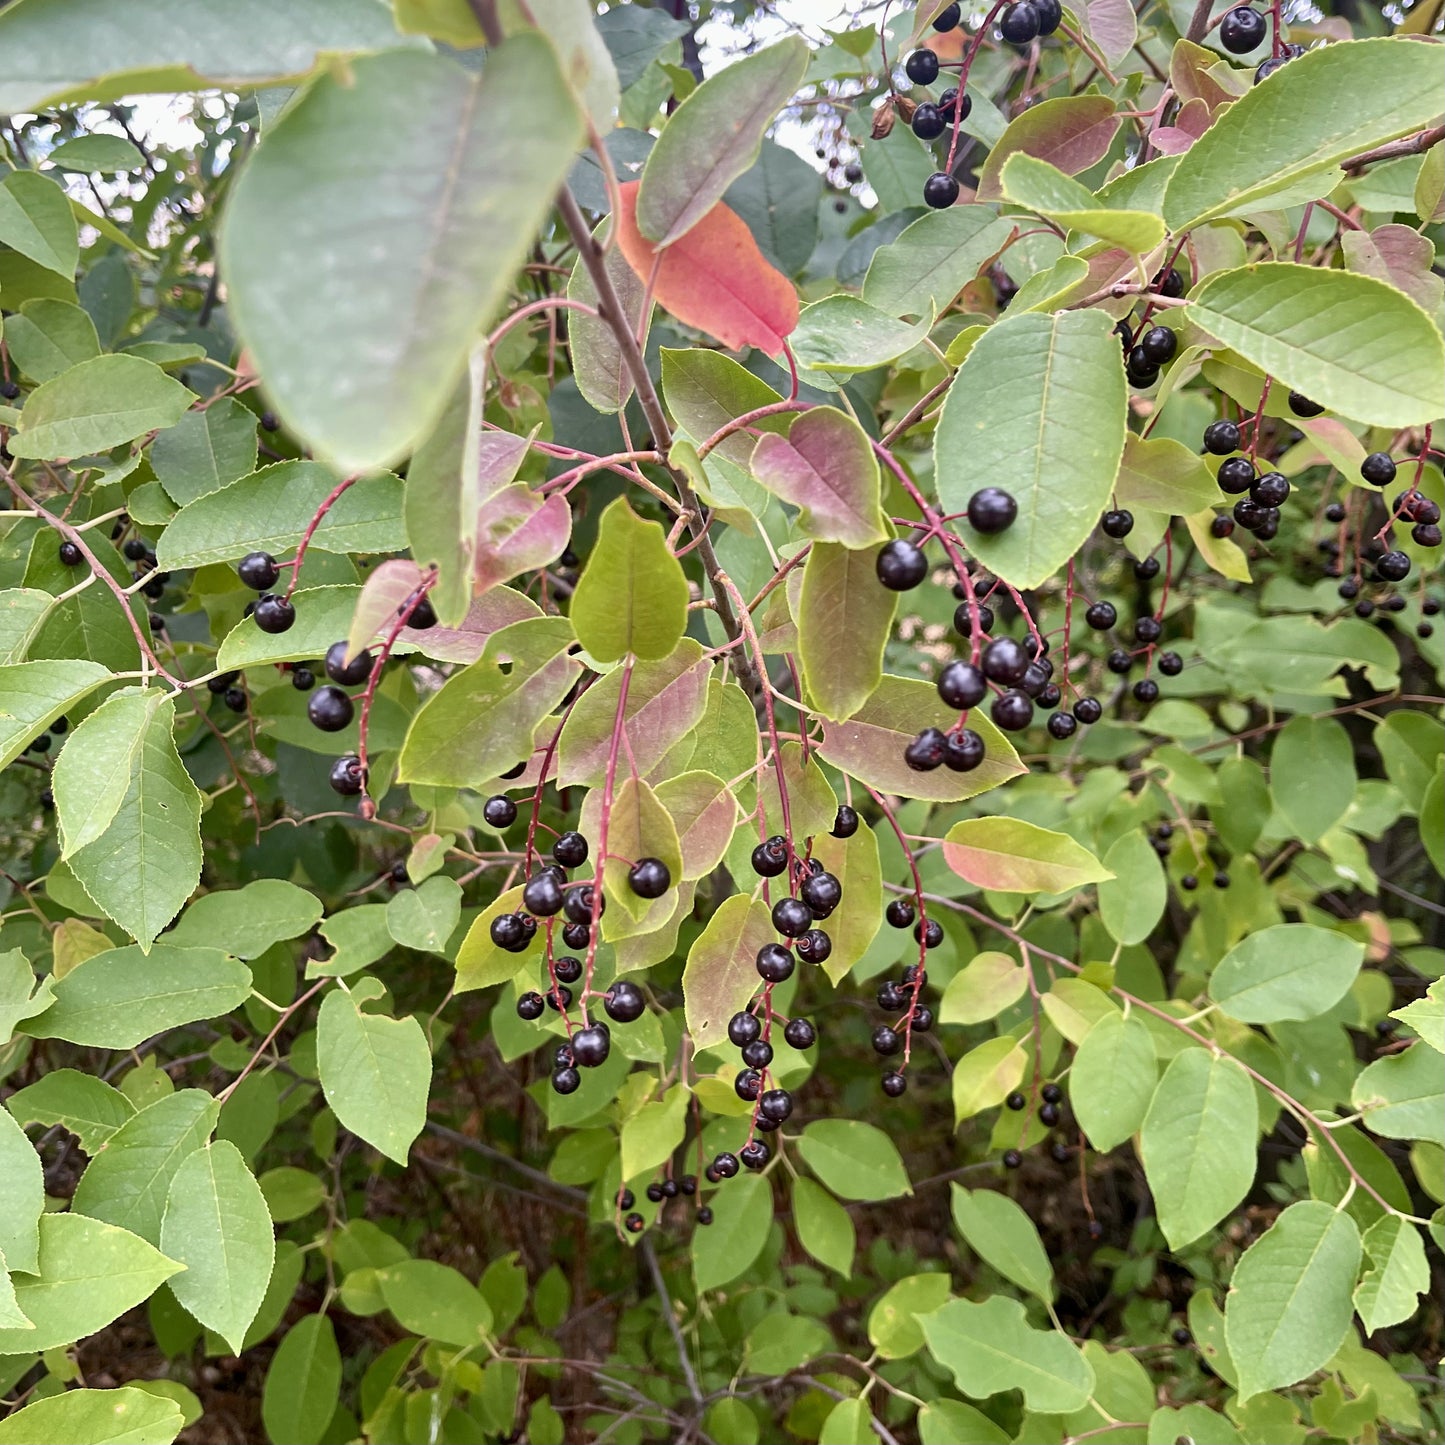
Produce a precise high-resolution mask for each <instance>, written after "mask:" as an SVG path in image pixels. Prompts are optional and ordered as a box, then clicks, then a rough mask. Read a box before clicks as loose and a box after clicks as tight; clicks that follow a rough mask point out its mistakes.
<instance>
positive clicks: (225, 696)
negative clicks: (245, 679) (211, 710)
mask: <svg viewBox="0 0 1445 1445" xmlns="http://www.w3.org/2000/svg"><path fill="white" fill-rule="evenodd" d="M221 701H222V702H223V703H225V704H226V706H227V707H228V708H230V709H231V711H232V712H245V711H246V690H245V688H243V687H228V688H227V689H226V690H225V692H223V693H222V694H221Z"/></svg>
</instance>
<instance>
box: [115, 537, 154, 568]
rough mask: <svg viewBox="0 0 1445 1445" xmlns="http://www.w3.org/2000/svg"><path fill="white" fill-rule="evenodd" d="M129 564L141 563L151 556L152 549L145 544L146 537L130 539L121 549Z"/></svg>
mask: <svg viewBox="0 0 1445 1445" xmlns="http://www.w3.org/2000/svg"><path fill="white" fill-rule="evenodd" d="M120 550H121V551H122V552H123V553H124V554H125V558H126V560H127V561H128V562H139V561H141V559H142V558H144V557H148V556H150V548H149V547H147V546H146V544H145V538H144V537H128V538H127V539H126V543H125V546H123V547H122V548H121V549H120Z"/></svg>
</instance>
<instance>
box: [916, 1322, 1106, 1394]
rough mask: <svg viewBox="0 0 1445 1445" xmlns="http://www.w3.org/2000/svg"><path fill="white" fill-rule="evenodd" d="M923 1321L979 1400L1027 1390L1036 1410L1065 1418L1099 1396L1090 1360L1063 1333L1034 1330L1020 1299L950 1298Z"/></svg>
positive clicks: (961, 1383)
mask: <svg viewBox="0 0 1445 1445" xmlns="http://www.w3.org/2000/svg"><path fill="white" fill-rule="evenodd" d="M918 1322H919V1324H920V1325H922V1326H923V1333H924V1336H925V1338H926V1339H927V1340H928V1348H929V1350H930V1351H931V1352H932V1354H933V1357H934V1359H936V1360H937V1361H938V1363H939V1364H940V1365H942V1366H943V1367H944V1369H946V1370H948V1371H949V1372H950V1373H951V1374H952V1375H953V1377H954V1379H955V1380H957V1381H958V1387H959V1389H960V1390H962V1391H963V1393H964V1394H965V1395H971V1396H972V1397H973V1398H974V1399H976V1400H984V1399H987V1398H988V1396H990V1395H996V1394H997V1393H998V1392H999V1391H1000V1390H1022V1391H1023V1397H1024V1403H1025V1404H1026V1405H1027V1406H1028V1408H1029V1409H1030V1410H1034V1411H1037V1412H1038V1413H1040V1414H1049V1415H1063V1414H1068V1413H1069V1412H1071V1411H1073V1410H1079V1409H1082V1408H1083V1406H1084V1405H1085V1404H1087V1403H1088V1399H1089V1396H1090V1394H1091V1393H1092V1392H1093V1389H1094V1371H1093V1369H1092V1368H1091V1366H1090V1365H1089V1362H1088V1361H1087V1360H1086V1359H1085V1358H1084V1356H1083V1355H1082V1354H1080V1353H1079V1351H1078V1350H1077V1349H1076V1348H1075V1347H1074V1345H1073V1344H1072V1343H1071V1342H1070V1341H1069V1340H1068V1339H1066V1338H1065V1337H1064V1336H1063V1335H1061V1334H1058V1333H1057V1332H1056V1331H1054V1330H1036V1329H1033V1328H1032V1327H1031V1326H1030V1325H1029V1323H1028V1321H1027V1320H1026V1319H1025V1317H1024V1307H1023V1305H1021V1304H1020V1303H1019V1302H1018V1300H1015V1299H1006V1298H1004V1297H1003V1296H1002V1295H995V1296H993V1298H991V1299H987V1300H985V1301H984V1302H983V1303H982V1304H974V1303H973V1301H972V1300H965V1299H955V1300H950V1301H949V1302H948V1303H947V1304H946V1305H944V1306H943V1308H942V1309H940V1310H935V1311H934V1312H933V1313H932V1314H929V1315H922V1316H920V1318H919V1321H918Z"/></svg>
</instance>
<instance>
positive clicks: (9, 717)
mask: <svg viewBox="0 0 1445 1445" xmlns="http://www.w3.org/2000/svg"><path fill="white" fill-rule="evenodd" d="M109 680H110V672H109V671H108V670H107V669H106V668H104V667H101V666H100V665H99V664H98V663H94V662H86V661H84V660H83V659H81V658H64V659H61V658H56V659H55V660H53V661H47V662H19V663H15V664H14V665H13V666H10V667H0V767H8V766H9V765H10V764H11V763H13V762H14V761H15V759H16V758H18V757H19V756H20V754H21V753H23V752H24V751H25V748H26V746H27V744H28V743H29V742H30V740H31V738H33V737H35V736H36V734H37V733H39V732H41V731H42V730H43V729H44V728H45V727H46V726H47V724H49V723H52V722H54V721H55V719H56V718H58V717H59V716H60V715H61V714H62V713H64V712H66V711H68V710H69V709H70V708H72V707H74V706H75V704H76V703H78V702H79V701H80V700H81V698H83V697H86V696H87V695H88V694H90V693H92V692H94V691H95V689H96V688H98V687H99V686H100V685H101V683H103V682H108V681H109Z"/></svg>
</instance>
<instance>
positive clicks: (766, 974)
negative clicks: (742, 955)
mask: <svg viewBox="0 0 1445 1445" xmlns="http://www.w3.org/2000/svg"><path fill="white" fill-rule="evenodd" d="M803 932H805V933H806V932H807V929H804V930H803ZM796 966H797V965H796V964H795V963H794V962H793V955H792V954H791V953H789V952H788V950H787V949H786V948H784V947H783V946H782V945H781V944H779V943H765V944H764V945H763V946H762V947H761V948H760V949H759V950H758V956H757V959H756V961H755V967H756V968H757V971H758V977H759V978H761V979H762V981H763V982H764V983H784V982H786V981H787V980H788V979H790V978H791V977H792V976H793V969H794V968H795V967H796Z"/></svg>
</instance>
